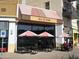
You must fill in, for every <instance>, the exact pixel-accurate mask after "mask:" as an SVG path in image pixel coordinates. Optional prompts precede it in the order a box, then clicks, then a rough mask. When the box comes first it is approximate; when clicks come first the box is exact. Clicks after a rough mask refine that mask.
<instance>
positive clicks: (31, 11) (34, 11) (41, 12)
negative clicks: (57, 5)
mask: <svg viewBox="0 0 79 59" xmlns="http://www.w3.org/2000/svg"><path fill="white" fill-rule="evenodd" d="M18 6H19V8H20V11H21V14H24V15H31V16H41V17H47V18H53V19H61V18H60V16H59V15H58V13H57V12H56V11H52V10H47V9H43V8H38V7H34V6H29V5H24V4H19V5H18Z"/></svg>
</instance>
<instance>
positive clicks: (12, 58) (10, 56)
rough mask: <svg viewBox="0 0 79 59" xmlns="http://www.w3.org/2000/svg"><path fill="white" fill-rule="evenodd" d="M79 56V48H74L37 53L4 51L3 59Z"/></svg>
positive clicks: (63, 58)
mask: <svg viewBox="0 0 79 59" xmlns="http://www.w3.org/2000/svg"><path fill="white" fill-rule="evenodd" d="M72 54H74V55H77V56H79V48H74V49H73V50H72V51H69V52H67V51H65V52H64V51H55V50H53V51H52V52H38V53H37V54H30V53H25V54H19V53H4V54H3V55H2V59H65V58H66V59H68V56H69V55H72Z"/></svg>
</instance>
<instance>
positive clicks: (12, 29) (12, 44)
mask: <svg viewBox="0 0 79 59" xmlns="http://www.w3.org/2000/svg"><path fill="white" fill-rule="evenodd" d="M16 31H17V29H16V23H15V22H9V39H8V52H10V53H14V51H15V50H16V43H17V32H16Z"/></svg>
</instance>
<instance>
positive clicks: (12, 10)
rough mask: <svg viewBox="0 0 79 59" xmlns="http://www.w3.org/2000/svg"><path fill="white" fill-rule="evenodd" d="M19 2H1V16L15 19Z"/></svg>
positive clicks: (13, 0) (16, 0)
mask: <svg viewBox="0 0 79 59" xmlns="http://www.w3.org/2000/svg"><path fill="white" fill-rule="evenodd" d="M17 3H18V0H1V1H0V16H8V17H15V16H16V10H17Z"/></svg>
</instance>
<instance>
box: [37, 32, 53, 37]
mask: <svg viewBox="0 0 79 59" xmlns="http://www.w3.org/2000/svg"><path fill="white" fill-rule="evenodd" d="M38 36H41V37H54V35H52V34H50V33H48V32H43V33H41V34H39V35H38Z"/></svg>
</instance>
